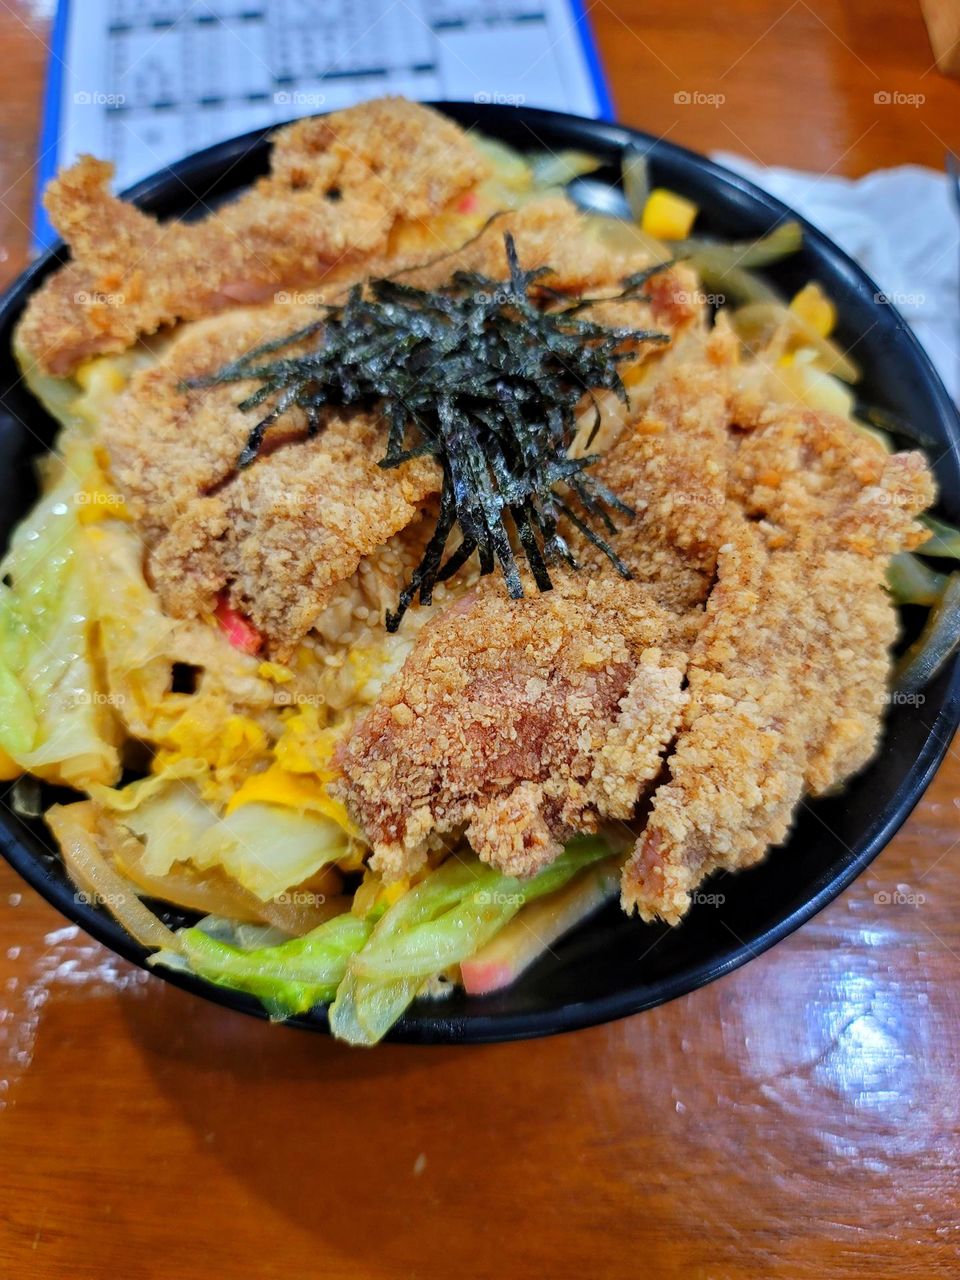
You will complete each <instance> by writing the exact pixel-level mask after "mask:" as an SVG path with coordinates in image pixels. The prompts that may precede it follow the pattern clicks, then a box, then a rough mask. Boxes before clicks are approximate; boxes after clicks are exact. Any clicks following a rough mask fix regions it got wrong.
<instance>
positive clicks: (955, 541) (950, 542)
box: [918, 515, 960, 560]
mask: <svg viewBox="0 0 960 1280" xmlns="http://www.w3.org/2000/svg"><path fill="white" fill-rule="evenodd" d="M920 519H921V520H922V521H923V523H924V524H925V525H926V526H927V528H928V529H929V530H930V532H931V533H932V534H933V536H932V537H931V538H928V539H927V541H926V542H924V543H923V545H922V546H920V547H919V548H918V550H919V551H920V553H921V555H925V556H942V557H943V558H944V559H948V560H960V529H955V528H954V527H953V525H950V524H947V522H946V521H945V520H939V519H938V518H937V517H936V516H931V515H925V516H921V517H920Z"/></svg>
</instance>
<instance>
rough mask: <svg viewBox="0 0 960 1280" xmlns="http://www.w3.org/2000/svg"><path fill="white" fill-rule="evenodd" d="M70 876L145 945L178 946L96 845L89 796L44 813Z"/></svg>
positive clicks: (127, 881) (172, 948)
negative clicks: (86, 798) (87, 798)
mask: <svg viewBox="0 0 960 1280" xmlns="http://www.w3.org/2000/svg"><path fill="white" fill-rule="evenodd" d="M46 819H47V824H48V826H49V827H50V830H51V831H52V832H53V834H54V835H55V836H56V838H57V843H58V844H59V845H60V851H61V853H62V854H63V861H64V863H65V865H66V868H67V871H68V872H69V873H70V878H71V879H72V880H73V882H74V884H75V885H76V886H77V888H78V890H79V891H80V892H82V893H85V894H88V895H89V896H90V898H91V899H92V900H93V901H94V902H95V903H97V904H99V905H101V906H105V907H106V908H107V910H108V911H109V912H110V914H111V915H112V916H113V917H114V918H115V919H116V920H117V921H118V922H119V923H120V924H122V925H123V927H124V928H125V929H126V931H127V932H128V933H129V934H130V935H131V937H134V938H136V940H137V941H138V942H139V943H142V945H143V946H145V947H169V948H170V949H171V950H172V951H176V950H177V940H176V938H175V936H174V935H173V933H171V931H170V930H169V929H168V928H167V926H166V925H165V924H164V923H163V921H162V920H159V919H158V918H157V917H156V916H155V915H154V914H153V912H152V911H150V910H149V908H147V907H145V906H144V905H143V903H142V902H141V901H140V899H139V898H138V897H137V894H136V888H135V886H134V885H133V884H132V883H131V882H130V881H129V880H127V879H126V877H125V876H122V875H120V873H119V872H118V871H117V870H116V868H114V867H112V866H111V865H110V863H109V862H108V861H107V860H106V858H105V857H104V856H103V854H102V853H101V852H100V849H99V847H98V840H99V836H98V831H97V810H96V806H95V805H94V804H93V802H92V801H90V800H84V801H81V802H80V803H78V804H67V805H62V804H55V805H53V807H52V808H50V809H48V810H47V813H46Z"/></svg>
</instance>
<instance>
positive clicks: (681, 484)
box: [578, 324, 738, 613]
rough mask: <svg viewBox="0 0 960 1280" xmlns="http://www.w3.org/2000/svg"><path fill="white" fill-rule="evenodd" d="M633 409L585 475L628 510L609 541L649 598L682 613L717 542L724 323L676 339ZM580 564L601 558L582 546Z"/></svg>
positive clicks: (704, 583) (702, 590)
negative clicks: (669, 357)
mask: <svg viewBox="0 0 960 1280" xmlns="http://www.w3.org/2000/svg"><path fill="white" fill-rule="evenodd" d="M684 349H685V351H686V352H687V355H686V357H685V359H684V360H683V361H682V362H681V363H676V362H674V363H672V364H670V365H669V366H667V367H666V368H665V369H664V372H663V376H662V377H661V378H660V379H658V381H657V382H656V386H655V389H654V390H653V392H652V396H651V398H650V400H649V402H648V403H647V405H646V407H645V408H644V410H643V411H642V413H641V414H640V416H639V417H637V418H636V419H635V421H633V422H632V423H628V425H627V426H626V427H625V428H624V430H623V433H622V434H621V436H620V438H619V440H618V441H617V443H616V444H615V445H614V446H613V448H612V449H611V450H610V451H609V453H607V454H606V455H604V456H603V457H602V458H601V459H600V461H599V462H598V463H596V465H595V466H594V467H593V469H592V473H593V474H594V475H596V477H597V478H598V479H600V480H602V481H603V482H604V484H606V485H607V486H608V487H609V488H610V489H612V490H613V492H614V493H615V494H616V495H617V496H618V497H619V498H620V499H621V501H623V502H625V503H626V504H627V506H629V507H632V508H633V510H634V511H635V512H636V516H635V518H634V519H632V520H629V519H627V518H625V517H622V516H615V517H614V518H615V520H616V522H617V524H618V526H619V528H620V532H619V533H618V534H617V535H616V536H615V537H612V538H611V539H610V544H611V546H612V547H613V548H614V550H615V551H616V552H617V554H618V555H619V556H620V557H621V558H622V559H623V560H624V561H625V562H626V564H627V565H628V567H629V569H630V571H631V573H632V574H633V576H634V578H635V579H636V580H637V581H639V582H643V583H645V584H647V586H648V587H649V588H650V591H651V593H652V594H653V596H654V598H655V599H656V600H657V601H659V603H661V604H663V605H665V606H667V607H668V608H670V609H674V610H676V611H677V612H681V613H682V612H685V611H686V610H688V609H691V608H693V607H694V606H695V605H698V604H701V603H702V602H703V601H704V600H705V599H706V597H707V594H708V592H709V590H710V586H711V583H712V581H713V576H714V571H715V569H716V563H717V550H718V548H719V546H720V543H721V542H722V540H723V516H724V505H725V502H726V496H725V495H726V484H727V468H728V466H729V462H730V459H731V456H732V449H731V442H730V436H729V433H728V426H729V422H730V397H731V394H732V390H733V385H732V375H733V372H734V371H735V368H736V364H737V358H738V356H737V350H738V349H737V343H736V339H735V337H734V335H733V333H732V332H731V331H730V330H729V328H728V327H727V326H726V325H725V324H720V325H718V326H717V327H716V328H715V329H713V330H712V331H711V332H710V333H709V335H705V334H699V335H696V336H695V338H690V339H688V340H687V342H686V343H685V344H684ZM578 555H581V558H582V559H583V560H584V561H585V562H586V563H588V564H595V565H605V564H606V558H605V557H604V555H603V553H602V552H601V551H599V550H598V549H596V548H594V547H591V546H584V547H583V548H582V551H581V548H580V547H578Z"/></svg>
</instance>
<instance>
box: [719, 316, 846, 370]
mask: <svg viewBox="0 0 960 1280" xmlns="http://www.w3.org/2000/svg"><path fill="white" fill-rule="evenodd" d="M733 324H734V327H735V329H736V331H737V333H738V334H739V335H740V337H741V339H742V340H743V341H744V342H745V343H747V345H748V346H749V347H751V349H753V350H759V349H761V348H763V347H764V346H765V345H767V344H768V343H769V342H770V341H771V340H772V338H773V336H774V335H775V334H776V333H777V332H778V331H780V332H782V334H783V337H784V338H785V340H786V343H785V345H789V346H792V347H798V346H802V347H808V348H810V349H811V350H813V351H815V352H816V353H817V357H818V363H819V365H820V368H821V369H822V370H823V372H824V373H830V374H833V375H834V376H835V377H838V378H842V379H843V381H844V382H849V383H854V382H858V381H859V380H860V369H859V367H858V366H857V364H856V363H855V361H853V360H852V359H851V358H850V356H848V355H847V354H846V353H845V352H844V351H842V350H841V349H840V347H839V346H837V344H836V343H835V342H833V341H832V340H831V339H830V338H827V337H824V336H823V335H822V334H821V333H820V332H819V331H818V330H817V329H815V328H814V327H813V326H812V325H811V324H810V323H809V322H808V321H807V320H806V319H805V318H804V317H803V316H802V315H801V314H799V313H798V312H796V311H794V310H792V309H791V308H790V307H786V306H784V305H783V303H782V302H780V301H779V300H777V299H774V298H771V299H768V300H766V301H763V302H754V303H750V304H748V305H746V306H742V307H739V308H738V309H737V310H736V311H735V312H734V314H733Z"/></svg>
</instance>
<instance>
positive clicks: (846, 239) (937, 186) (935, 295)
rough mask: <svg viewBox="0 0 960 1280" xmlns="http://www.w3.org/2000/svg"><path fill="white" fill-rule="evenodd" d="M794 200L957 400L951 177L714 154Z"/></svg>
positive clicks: (958, 263) (959, 273)
mask: <svg viewBox="0 0 960 1280" xmlns="http://www.w3.org/2000/svg"><path fill="white" fill-rule="evenodd" d="M714 159H715V160H716V161H717V162H718V163H719V164H723V165H726V166H727V168H728V169H734V170H736V171H737V172H738V173H742V174H743V175H744V177H747V178H749V179H750V180H751V181H753V182H755V183H756V184H757V186H758V187H763V188H764V189H765V190H766V191H769V192H770V193H771V194H772V195H775V196H778V197H779V198H780V199H781V200H783V201H784V202H785V203H786V204H789V205H792V206H793V207H794V208H795V209H796V210H797V211H798V212H799V213H802V214H803V216H804V217H805V218H807V219H809V221H810V222H812V223H813V224H814V225H815V226H817V227H819V228H820V229H821V230H822V231H824V232H826V234H827V235H828V236H830V238H831V239H832V240H835V241H836V242H837V244H838V245H840V247H841V248H842V249H845V250H846V252H847V253H849V254H850V256H851V258H855V259H856V260H857V262H859V263H860V265H861V266H862V267H863V268H864V270H865V271H866V272H867V273H868V274H869V275H870V276H871V277H872V278H873V279H874V280H876V282H877V284H878V285H879V287H880V288H881V289H882V290H883V292H884V294H885V295H886V297H887V298H888V299H889V301H890V302H891V303H892V304H893V305H894V306H895V307H896V308H897V310H898V311H899V312H900V313H901V315H902V316H903V317H904V319H905V320H906V321H907V322H908V323H909V324H910V326H911V327H912V329H913V331H914V333H915V334H916V335H917V337H918V338H919V340H920V342H921V343H922V344H923V346H924V348H925V349H926V352H927V354H928V355H929V357H930V359H931V360H932V361H933V363H934V364H935V365H936V367H937V371H938V372H939V374H940V377H941V378H942V379H943V381H944V385H945V386H946V388H947V390H948V391H949V392H950V394H951V395H952V396H953V398H954V400H956V401H957V402H958V403H960V219H958V212H957V206H956V202H955V200H954V194H953V189H952V183H951V181H950V180H949V179H948V178H947V176H946V174H943V173H937V172H936V171H935V170H934V169H925V168H921V167H920V166H919V165H901V166H900V167H899V168H896V169H879V170H877V172H875V173H869V174H867V176H866V177H865V178H837V177H833V176H832V175H828V176H824V175H818V174H815V173H801V172H799V171H798V170H796V169H775V168H769V169H768V168H765V167H764V166H762V165H758V164H754V163H753V162H752V161H750V160H745V159H744V158H743V156H739V155H732V154H729V153H727V152H719V153H717V154H716V155H715V156H714Z"/></svg>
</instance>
